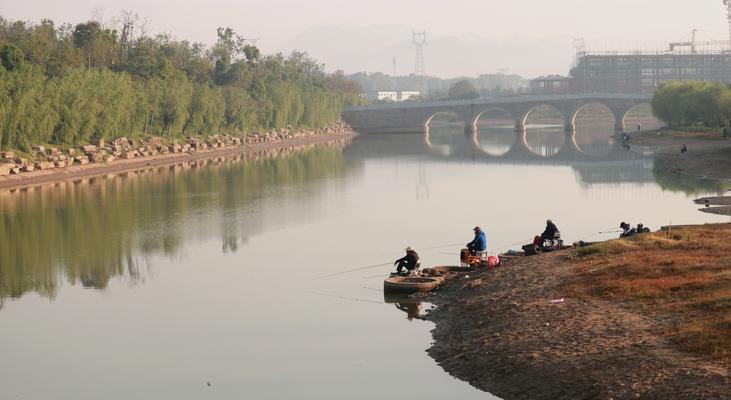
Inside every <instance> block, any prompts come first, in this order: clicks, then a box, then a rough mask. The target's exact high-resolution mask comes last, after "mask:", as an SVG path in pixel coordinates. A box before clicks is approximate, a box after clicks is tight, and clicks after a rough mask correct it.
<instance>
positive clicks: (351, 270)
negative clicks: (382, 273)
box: [308, 262, 393, 282]
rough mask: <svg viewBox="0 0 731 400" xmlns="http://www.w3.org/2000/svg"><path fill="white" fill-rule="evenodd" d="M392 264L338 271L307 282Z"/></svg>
mask: <svg viewBox="0 0 731 400" xmlns="http://www.w3.org/2000/svg"><path fill="white" fill-rule="evenodd" d="M392 264H393V262H387V263H382V264H375V265H367V266H365V267H358V268H353V269H349V270H347V271H340V272H335V273H332V274H328V275H323V276H318V277H316V278H312V279H310V280H309V281H308V282H312V281H317V280H320V279H325V278H330V277H333V276H337V275H343V274H349V273H351V272H356V271H363V270H365V269H372V268H378V267H385V266H386V265H392Z"/></svg>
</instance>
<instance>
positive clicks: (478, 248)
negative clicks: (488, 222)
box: [467, 226, 487, 256]
mask: <svg viewBox="0 0 731 400" xmlns="http://www.w3.org/2000/svg"><path fill="white" fill-rule="evenodd" d="M472 230H473V231H475V238H474V239H472V241H471V242H469V243H467V249H468V250H469V251H470V254H471V255H473V256H474V255H479V256H486V255H487V237H486V236H485V232H484V231H483V230H482V228H480V227H479V226H476V227H474V228H473V229H472Z"/></svg>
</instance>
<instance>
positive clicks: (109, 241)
mask: <svg viewBox="0 0 731 400" xmlns="http://www.w3.org/2000/svg"><path fill="white" fill-rule="evenodd" d="M344 145H345V143H344V142H343V143H338V144H335V145H332V146H322V145H321V146H309V147H308V148H307V149H309V151H301V150H270V151H266V152H260V153H253V154H246V155H239V156H232V157H229V158H220V159H216V160H199V161H194V162H190V163H186V164H180V165H175V166H166V167H160V168H155V169H150V170H146V171H140V172H130V173H125V174H122V175H120V176H115V177H109V178H92V179H84V180H80V181H77V182H65V183H60V184H56V185H48V186H42V187H37V188H31V189H27V190H18V191H13V192H9V191H5V192H0V237H1V238H3V240H1V241H0V299H3V298H18V297H20V296H22V295H23V294H24V293H26V292H28V291H35V292H37V293H39V294H40V295H42V296H44V297H48V298H54V297H55V295H56V291H57V289H58V287H59V283H60V280H61V279H63V278H65V280H66V281H67V282H68V283H70V284H72V285H77V284H81V285H82V286H84V287H91V288H98V289H103V288H105V287H107V286H108V284H109V281H110V279H111V278H113V277H121V276H126V277H127V278H128V279H129V280H130V281H131V282H132V283H138V282H140V281H141V280H142V277H143V274H142V271H143V270H144V268H142V266H144V265H145V260H147V258H148V257H149V256H150V255H155V254H163V255H165V256H168V257H171V258H172V257H176V256H178V255H179V254H180V251H181V249H182V247H183V245H184V243H185V242H186V240H187V239H189V238H190V237H191V236H198V237H200V236H201V235H205V234H206V231H207V230H210V229H211V228H215V227H216V226H217V225H218V224H219V222H220V226H221V229H222V233H221V236H222V243H223V244H222V248H223V251H224V252H235V251H237V250H238V249H239V247H240V246H241V245H243V244H245V243H246V241H247V240H248V239H247V235H252V234H257V233H258V232H261V231H262V230H264V229H265V227H262V226H251V225H250V224H248V225H247V223H248V222H251V221H249V220H244V218H243V217H242V215H241V213H239V212H236V211H237V210H238V209H239V208H240V207H242V206H244V205H245V204H248V203H252V202H255V201H260V200H262V199H266V198H265V196H266V194H265V193H266V191H267V189H268V188H272V187H278V186H282V185H289V184H302V183H308V182H313V181H315V180H321V179H323V178H326V177H329V176H333V175H339V174H344V173H345V172H344V171H345V168H344V165H345V164H344V161H343V156H342V148H343V146H344ZM219 213H220V214H221V217H220V218H218V217H217V216H216V214H219ZM193 222H194V223H193ZM254 222H255V223H256V222H257V221H254ZM258 222H259V224H258V225H262V223H261V221H258ZM244 225H246V229H247V232H242V226H244ZM249 229H250V230H249Z"/></svg>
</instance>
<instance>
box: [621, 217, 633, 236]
mask: <svg viewBox="0 0 731 400" xmlns="http://www.w3.org/2000/svg"><path fill="white" fill-rule="evenodd" d="M619 227H620V228H622V233H620V234H619V237H621V238H623V237H629V236H632V235H634V234H635V233H637V229H635V228H632V227H631V226H630V224H628V223H626V222H624V221H623V222H621V223H620V224H619Z"/></svg>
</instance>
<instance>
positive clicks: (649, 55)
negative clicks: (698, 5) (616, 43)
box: [569, 0, 731, 94]
mask: <svg viewBox="0 0 731 400" xmlns="http://www.w3.org/2000/svg"><path fill="white" fill-rule="evenodd" d="M724 5H725V6H726V14H727V18H728V20H729V25H730V27H729V36H730V39H731V0H724ZM730 43H731V40H729V41H722V42H719V41H713V42H701V41H697V40H696V31H695V30H694V31H693V33H692V34H691V38H690V40H689V41H686V42H678V43H670V45H669V46H668V48H667V50H664V51H660V52H642V51H627V52H592V51H587V50H585V49H584V46H583V43H581V42H578V45H577V54H576V63H575V66H574V67H573V68H572V69H571V72H570V75H571V80H570V84H569V90H570V91H571V92H574V93H591V92H603V93H642V94H651V93H653V92H654V91H655V90H656V89H657V87H658V86H660V84H662V83H663V82H666V81H687V80H696V81H706V82H722V83H731V51H730V50H729V49H730V48H729V44H730Z"/></svg>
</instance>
